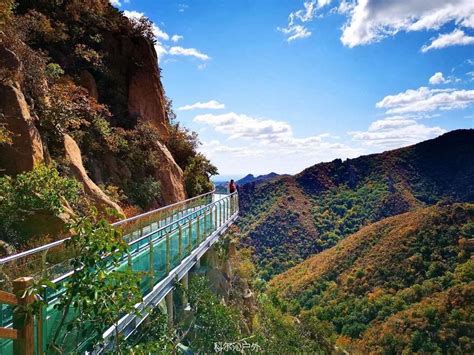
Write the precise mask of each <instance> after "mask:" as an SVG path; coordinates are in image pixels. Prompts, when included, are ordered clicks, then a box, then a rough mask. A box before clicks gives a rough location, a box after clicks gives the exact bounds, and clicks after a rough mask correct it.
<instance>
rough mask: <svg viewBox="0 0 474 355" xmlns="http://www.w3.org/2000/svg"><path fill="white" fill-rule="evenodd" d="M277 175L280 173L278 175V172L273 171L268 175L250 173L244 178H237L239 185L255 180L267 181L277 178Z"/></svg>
mask: <svg viewBox="0 0 474 355" xmlns="http://www.w3.org/2000/svg"><path fill="white" fill-rule="evenodd" d="M277 176H280V175H278V174H277V173H273V172H272V173H270V174H267V175H259V176H257V177H255V176H254V175H252V174H248V175H247V176H245V177H243V178H242V179H240V180H237V185H245V184H248V183H250V182H254V181H258V182H262V181H265V180H269V179H272V178H275V177H277Z"/></svg>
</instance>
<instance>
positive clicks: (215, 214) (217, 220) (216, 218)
mask: <svg viewBox="0 0 474 355" xmlns="http://www.w3.org/2000/svg"><path fill="white" fill-rule="evenodd" d="M215 207H216V209H215V210H214V216H215V218H214V219H215V220H216V230H217V228H219V219H218V217H217V209H218V208H219V207H218V205H217V204H216V205H215Z"/></svg>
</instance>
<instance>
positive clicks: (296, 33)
mask: <svg viewBox="0 0 474 355" xmlns="http://www.w3.org/2000/svg"><path fill="white" fill-rule="evenodd" d="M278 30H279V31H280V32H283V33H284V34H286V35H287V36H288V37H287V39H286V40H287V41H288V42H291V41H294V40H295V39H301V38H306V37H309V36H311V31H308V29H307V28H306V27H304V26H301V25H291V26H288V27H287V28H280V27H279V28H278Z"/></svg>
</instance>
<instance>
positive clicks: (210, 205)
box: [128, 192, 237, 246]
mask: <svg viewBox="0 0 474 355" xmlns="http://www.w3.org/2000/svg"><path fill="white" fill-rule="evenodd" d="M236 194H237V192H233V193H231V194H229V195H225V197H223V198H221V199H219V200H217V201H214V202H211V203H210V204H208V205H206V206H204V207H201V208H200V209H198V210H196V211H193V212H192V213H190V214H188V215H186V216H183V217H181V218H179V219H177V220H176V221H173V222H170V223H168V224H167V225H165V226H163V227H160V228H158V229H157V230H154V231H152V232H150V233H148V234H145V235H143V236H141V237H140V238H137V239H135V240H132V241H131V242H130V243H128V245H129V246H132V245H134V244H136V243H138V242H140V241H142V240H143V239H146V238H148V237H149V236H151V235H152V234H155V233H158V232H161V231H163V230H165V229H166V228H169V227H172V226H173V225H174V224H176V223H179V222H181V221H182V220H184V219H188V218H189V216H190V215H192V214H194V213H199V212H201V211H202V210H204V209H206V208H209V207H212V206H214V205H216V204H217V203H220V202H221V201H223V200H225V199H226V198H228V197H230V196H234V195H236ZM173 230H175V229H172V230H171V231H173Z"/></svg>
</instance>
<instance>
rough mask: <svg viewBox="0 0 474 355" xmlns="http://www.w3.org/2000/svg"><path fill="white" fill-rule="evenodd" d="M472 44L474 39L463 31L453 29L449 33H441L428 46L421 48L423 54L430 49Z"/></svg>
mask: <svg viewBox="0 0 474 355" xmlns="http://www.w3.org/2000/svg"><path fill="white" fill-rule="evenodd" d="M473 43H474V37H473V36H468V35H466V34H465V33H464V31H463V30H460V29H455V30H454V31H453V32H451V33H443V34H440V35H438V37H437V38H436V39H434V40H432V41H431V43H430V44H429V45H424V46H423V47H421V51H422V52H423V53H426V52H428V51H429V50H431V49H441V48H445V47H450V46H466V45H469V44H473Z"/></svg>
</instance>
